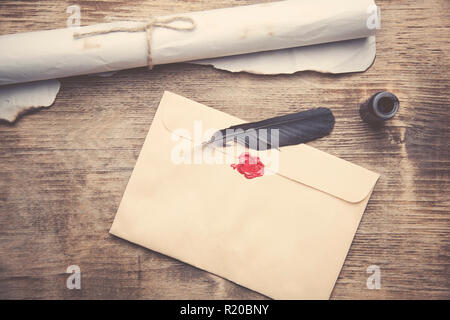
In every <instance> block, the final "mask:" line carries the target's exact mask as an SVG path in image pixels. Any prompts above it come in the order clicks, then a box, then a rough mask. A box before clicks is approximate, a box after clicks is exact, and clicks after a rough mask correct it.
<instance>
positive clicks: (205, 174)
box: [110, 92, 379, 299]
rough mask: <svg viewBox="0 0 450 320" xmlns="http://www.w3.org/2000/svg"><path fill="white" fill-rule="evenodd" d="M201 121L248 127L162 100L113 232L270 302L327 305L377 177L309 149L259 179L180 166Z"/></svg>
mask: <svg viewBox="0 0 450 320" xmlns="http://www.w3.org/2000/svg"><path fill="white" fill-rule="evenodd" d="M199 120H201V121H203V125H204V126H205V127H206V126H207V127H209V128H216V129H222V128H225V127H228V126H230V125H233V124H238V123H242V122H243V120H240V119H238V118H236V117H233V116H230V115H228V114H226V113H223V112H220V111H217V110H215V109H212V108H209V107H206V106H204V105H202V104H199V103H196V102H194V101H191V100H189V99H186V98H183V97H181V96H178V95H176V94H173V93H170V92H165V93H164V96H163V98H162V100H161V103H160V105H159V108H158V110H157V112H156V115H155V118H154V120H153V123H152V125H151V128H150V131H149V133H148V135H147V138H146V140H145V143H144V146H143V147H142V151H141V153H140V155H139V158H138V160H137V163H136V167H135V168H134V171H133V173H132V175H131V178H130V181H129V183H128V185H127V188H126V190H125V193H124V196H123V199H122V201H121V203H120V206H119V209H118V212H117V215H116V217H115V220H114V223H113V225H112V227H111V230H110V232H111V233H112V234H114V235H116V236H119V237H121V238H124V239H126V240H129V241H131V242H134V243H137V244H139V245H142V246H144V247H146V248H149V249H152V250H155V251H158V252H160V253H163V254H165V255H168V256H170V257H173V258H176V259H179V260H181V261H184V262H186V263H188V264H191V265H193V266H196V267H198V268H200V269H203V270H206V271H209V272H212V273H214V274H216V275H219V276H221V277H223V278H226V279H229V280H231V281H233V282H235V283H238V284H240V285H242V286H245V287H247V288H249V289H252V290H255V291H257V292H260V293H262V294H264V295H266V296H268V297H271V298H275V299H328V298H329V297H330V294H331V291H332V289H333V287H334V283H335V281H336V279H337V277H338V275H339V272H340V270H341V268H342V265H343V263H344V260H345V257H346V255H347V252H348V250H349V248H350V245H351V243H352V240H353V237H354V235H355V232H356V230H357V228H358V224H359V222H360V220H361V217H362V215H363V213H364V210H365V207H366V205H367V202H368V201H369V198H370V195H371V194H372V191H373V188H374V186H375V184H376V181H377V179H378V177H379V175H378V174H376V173H374V172H371V171H369V170H366V169H364V168H362V167H359V166H356V165H354V164H352V163H350V162H347V161H344V160H342V159H339V158H337V157H334V156H332V155H329V154H327V153H324V152H322V151H319V150H317V149H314V148H312V147H309V146H307V145H305V144H302V145H298V146H291V147H285V148H281V151H280V152H279V164H278V166H279V171H278V173H277V174H272V175H264V176H262V177H258V178H254V179H246V178H245V177H244V176H243V175H241V174H240V173H238V172H237V171H236V170H233V168H231V167H230V164H229V163H224V164H205V163H203V164H176V163H174V162H173V161H172V159H173V158H172V153H173V150H174V147H175V146H176V144H177V143H179V141H174V140H176V139H174V136H175V137H176V136H177V134H176V133H177V132H178V131H180V130H179V129H187V130H189V129H190V128H193V123H194V122H195V121H199ZM206 129H207V128H206ZM182 139H183V138H182ZM219 152H222V151H219ZM236 163H237V161H236Z"/></svg>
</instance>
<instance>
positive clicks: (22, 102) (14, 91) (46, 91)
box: [0, 80, 60, 122]
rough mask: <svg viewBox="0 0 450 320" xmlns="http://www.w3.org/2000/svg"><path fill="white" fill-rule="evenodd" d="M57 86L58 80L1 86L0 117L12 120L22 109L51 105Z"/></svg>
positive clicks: (58, 85)
mask: <svg viewBox="0 0 450 320" xmlns="http://www.w3.org/2000/svg"><path fill="white" fill-rule="evenodd" d="M59 87H60V82H59V81H58V80H44V81H38V82H29V83H21V84H13V85H9V86H1V87H0V119H3V120H6V121H9V122H13V121H14V120H16V118H17V117H18V116H19V115H20V114H21V113H22V112H23V111H26V110H29V109H35V108H40V107H49V106H51V105H52V104H53V102H54V101H55V98H56V95H57V94H58V91H59Z"/></svg>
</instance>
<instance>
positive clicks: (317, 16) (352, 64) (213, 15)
mask: <svg viewBox="0 0 450 320" xmlns="http://www.w3.org/2000/svg"><path fill="white" fill-rule="evenodd" d="M374 8H375V9H376V6H375V4H374V1H373V0H339V1H336V0H287V1H280V2H272V3H263V4H257V5H250V6H238V7H233V8H225V9H216V10H209V11H200V12H190V13H185V14H176V15H172V16H165V17H160V18H168V17H173V16H182V17H190V18H192V19H193V20H194V21H195V23H196V28H195V30H193V31H176V30H169V29H164V28H155V29H154V30H153V33H152V42H151V51H152V58H153V63H154V65H158V64H167V63H175V62H193V63H197V64H208V65H213V66H214V67H216V68H218V69H223V70H228V71H232V72H240V71H245V72H251V73H257V74H280V73H294V72H297V71H302V70H314V71H319V72H330V73H343V72H357V71H364V70H366V69H367V68H368V67H370V65H371V64H372V62H373V60H374V58H375V54H376V47H375V37H374V34H375V31H376V28H374V27H373V26H371V25H369V24H368V22H369V21H370V20H373V19H374ZM375 19H376V20H377V19H379V16H378V14H377V11H376V10H375ZM140 23H141V22H136V21H134V22H130V21H124V22H114V23H107V24H98V25H93V26H87V27H81V28H66V29H55V30H47V31H37V32H27V33H19V34H11V35H2V36H0V48H1V50H0V85H9V84H17V83H25V82H33V81H39V80H48V79H57V78H63V77H68V76H76V75H83V74H92V73H105V72H111V71H117V70H122V69H128V68H135V67H143V66H146V65H147V38H146V34H145V32H134V33H131V32H115V33H109V34H102V35H96V36H91V37H86V38H83V39H74V37H73V34H74V32H75V31H89V30H103V29H108V28H110V27H114V26H136V25H139V24H140ZM178 23H179V24H182V22H178ZM44 86H45V85H44V84H42V85H40V86H34V87H35V90H42V94H43V95H45V94H47V93H48V92H49V90H48V89H46V88H45V87H44ZM20 91H21V95H26V89H25V88H24V89H23V90H20ZM14 92H19V89H18V87H15V91H14ZM35 92H37V91H35ZM34 96H36V94H31V95H29V97H34ZM55 96H56V93H55ZM53 99H54V97H53ZM37 104H38V103H37V101H31V100H30V106H34V107H35V106H37ZM6 107H7V104H6V103H5V101H4V100H0V118H3V119H6V118H8V119H11V118H10V116H5V115H4V112H3V110H5V108H6ZM23 108H27V106H23ZM19 112H20V110H19ZM10 121H11V120H10Z"/></svg>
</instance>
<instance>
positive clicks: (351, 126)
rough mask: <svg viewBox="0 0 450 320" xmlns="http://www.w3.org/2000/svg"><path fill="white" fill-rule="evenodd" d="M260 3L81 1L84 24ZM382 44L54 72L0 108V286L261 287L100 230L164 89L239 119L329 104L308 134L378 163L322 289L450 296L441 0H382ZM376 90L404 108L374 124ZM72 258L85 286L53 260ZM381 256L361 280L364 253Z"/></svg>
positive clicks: (3, 289)
mask: <svg viewBox="0 0 450 320" xmlns="http://www.w3.org/2000/svg"><path fill="white" fill-rule="evenodd" d="M256 2H261V1H260V0H242V1H238V0H233V1H224V0H209V1H177V0H171V1H156V0H153V1H138V0H135V1H125V0H114V1H89V0H79V1H77V4H79V5H80V6H81V9H82V24H83V25H87V24H92V23H98V22H103V21H104V20H105V19H110V18H111V17H117V18H143V17H146V16H147V15H149V14H150V13H151V14H153V15H159V14H168V13H180V12H186V11H192V10H204V9H212V8H218V7H228V6H234V5H243V4H251V3H256ZM377 3H378V4H379V5H380V6H381V9H382V21H383V22H382V30H380V32H379V34H378V37H377V46H378V48H377V50H378V56H377V59H376V61H375V63H374V65H373V66H372V67H371V68H370V69H369V70H368V71H367V72H364V73H357V74H345V75H326V74H319V73H314V72H301V73H297V74H294V75H281V76H256V75H250V74H245V73H242V74H232V73H228V72H223V71H218V70H215V69H213V68H212V67H205V66H194V65H189V64H174V65H167V66H157V67H155V68H154V70H153V71H152V72H149V71H147V70H146V69H144V68H142V69H134V70H127V71H122V72H119V73H118V74H116V75H115V76H113V77H110V78H100V77H95V76H83V77H74V78H67V79H63V80H62V90H61V92H60V94H59V95H58V97H57V99H56V102H55V104H54V105H53V106H52V107H51V108H48V109H42V110H39V111H36V112H32V113H29V114H27V115H25V116H23V117H21V118H20V119H19V121H17V122H16V123H15V124H13V125H10V124H8V123H6V122H2V123H0V151H1V152H0V160H1V165H0V230H1V233H0V257H1V260H0V298H7V299H43V298H45V299H58V298H64V299H80V298H82V299H131V298H133V299H134V298H139V299H142V298H145V299H172V298H186V299H202V298H205V299H210V298H214V299H219V298H220V299H235V298H245V299H258V298H263V297H262V296H261V295H259V294H257V293H255V292H252V291H250V290H247V289H245V288H242V287H240V286H237V285H235V284H233V283H231V282H229V281H226V280H223V279H221V278H219V277H216V276H214V275H211V274H209V273H207V272H204V271H201V270H198V269H196V268H193V267H191V266H189V265H186V264H184V263H182V262H179V261H176V260H173V259H170V258H168V257H165V256H163V255H161V254H158V253H155V252H152V251H150V250H147V249H144V248H141V247H139V246H136V245H133V244H131V243H128V242H126V241H124V240H121V239H118V238H115V237H113V236H111V235H109V234H108V230H109V227H110V226H111V223H112V221H113V218H114V215H115V212H116V210H117V207H118V204H119V202H120V199H121V197H122V193H123V191H124V189H125V186H126V184H127V181H128V179H129V177H130V174H131V172H132V170H133V166H134V164H135V161H136V159H137V156H138V154H139V152H140V148H141V146H142V144H143V141H144V138H145V136H146V134H147V131H148V129H149V126H150V124H151V122H152V118H153V115H154V113H155V110H156V107H157V104H158V102H159V99H160V98H161V96H162V93H163V90H170V91H173V92H175V93H178V94H181V95H183V96H186V97H188V98H191V99H193V100H195V101H198V102H201V103H204V104H206V105H209V106H211V107H214V108H217V109H218V110H222V111H225V112H228V113H230V114H232V115H235V116H238V117H241V118H245V119H248V120H258V119H263V118H268V117H271V116H274V115H281V114H285V113H288V112H294V111H296V110H299V109H301V108H310V107H318V106H323V107H329V108H331V109H332V111H333V112H334V114H335V116H336V119H337V123H336V128H335V130H334V132H333V134H332V135H331V136H330V137H327V138H325V139H321V140H319V141H316V142H314V143H311V145H312V146H314V147H317V148H319V149H321V150H324V151H326V152H329V153H331V154H334V155H336V156H339V157H341V158H343V159H346V160H349V161H351V162H354V163H356V164H358V165H361V166H364V167H366V168H368V169H370V170H373V171H376V172H379V173H381V175H382V177H381V179H380V181H379V182H378V184H377V185H376V188H375V191H374V193H373V196H372V198H371V200H370V202H369V205H368V207H367V210H366V212H365V215H364V217H363V220H362V222H361V224H360V227H359V229H358V232H357V234H356V236H355V239H354V242H353V245H352V247H351V250H350V252H349V254H348V257H347V260H346V262H345V265H344V267H343V269H342V272H341V274H340V277H339V279H338V281H337V283H336V286H335V289H334V291H333V294H332V298H334V299H359V298H362V299H438V298H439V299H449V298H450V276H449V275H450V257H449V254H450V252H449V251H450V239H449V229H450V213H449V205H450V198H449V191H448V188H449V171H450V161H449V159H450V157H449V156H450V152H449V139H450V132H449V120H450V118H449V110H450V109H449V105H450V101H449V96H448V94H449V91H450V84H449V80H450V79H449V78H450V77H449V68H450V61H449V60H450V58H449V54H448V52H449V51H450V43H449V39H450V2H449V1H447V0H427V1H406V0H404V1H403V0H402V1H399V0H396V1H394V0H392V1H390V0H378V1H377ZM72 4H73V3H72V2H71V1H1V2H0V34H7V33H14V32H24V31H32V30H40V29H48V28H59V27H65V24H66V19H67V17H68V14H66V8H67V6H69V5H72ZM379 90H389V91H392V92H394V93H395V94H396V95H398V97H399V98H400V100H401V111H400V114H399V115H398V116H397V117H396V118H395V119H394V120H393V121H391V122H390V123H389V124H388V125H387V126H385V127H383V128H380V129H373V128H370V127H369V126H367V125H365V124H364V123H363V122H362V121H361V120H360V119H359V114H358V104H359V103H360V102H362V101H364V100H365V99H366V98H368V97H369V96H370V95H371V94H373V93H375V92H377V91H379ZM69 265H79V266H80V268H81V272H82V289H81V290H68V289H67V288H66V285H65V282H66V279H67V277H68V274H66V273H65V271H66V268H67V267H68V266H69ZM370 265H378V266H380V268H381V286H382V287H381V289H380V290H368V289H367V288H366V279H367V277H368V276H369V275H368V274H367V273H366V268H367V267H368V266H370Z"/></svg>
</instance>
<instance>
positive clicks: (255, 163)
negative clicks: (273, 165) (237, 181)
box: [231, 152, 264, 179]
mask: <svg viewBox="0 0 450 320" xmlns="http://www.w3.org/2000/svg"><path fill="white" fill-rule="evenodd" d="M231 167H232V168H233V169H236V170H237V171H238V172H239V173H240V174H243V175H244V177H246V178H247V179H253V178H257V177H262V176H263V175H264V163H262V162H261V160H259V157H255V156H252V155H251V154H250V153H248V152H244V153H243V154H241V155H240V156H239V163H238V164H232V165H231Z"/></svg>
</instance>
